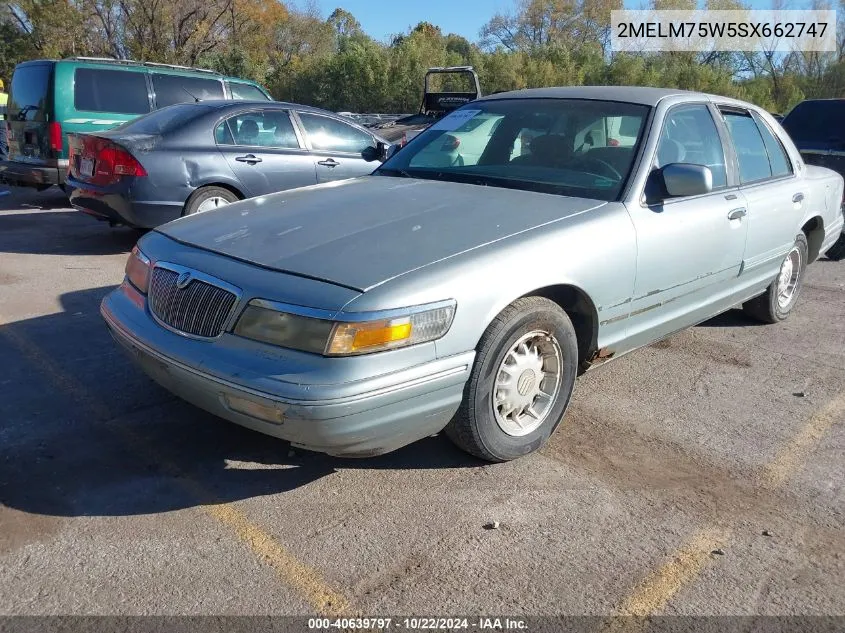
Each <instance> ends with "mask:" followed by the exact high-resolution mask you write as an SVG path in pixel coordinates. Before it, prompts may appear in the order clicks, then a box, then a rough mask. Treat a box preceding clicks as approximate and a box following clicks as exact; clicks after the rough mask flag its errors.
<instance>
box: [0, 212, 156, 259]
mask: <svg viewBox="0 0 845 633" xmlns="http://www.w3.org/2000/svg"><path fill="white" fill-rule="evenodd" d="M2 200H3V199H2V198H0V202H1V201H2ZM15 208H20V205H17V206H16V207H15ZM97 225H99V226H97ZM92 229H94V230H92ZM34 233H38V236H37V239H35V238H34V236H33V234H34ZM143 234H144V232H143V231H140V230H137V229H130V228H127V227H109V225H108V224H107V223H105V222H98V221H97V220H95V219H93V218H91V217H88V216H86V215H85V214H83V213H79V212H78V211H70V210H60V211H58V210H57V211H49V210H43V211H33V212H18V213H6V214H2V213H0V253H20V254H35V255H114V254H120V253H128V252H129V251H131V250H132V247H133V246H135V243H136V242H137V241H138V239H139V238H140V237H141V236H142V235H143Z"/></svg>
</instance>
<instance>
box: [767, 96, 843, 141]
mask: <svg viewBox="0 0 845 633" xmlns="http://www.w3.org/2000/svg"><path fill="white" fill-rule="evenodd" d="M843 115H845V99H830V100H823V101H804V102H803V103H799V104H798V105H797V106H795V108H793V110H792V112H790V113H789V114H788V115H786V117H785V118H784V119H783V121H781V125H782V126H783V128H784V129H785V130H786V131H787V132H788V133H789V136H791V137H792V140H793V141H795V142H796V143H802V142H803V143H807V142H809V143H843V142H845V132H842V131H839V127H838V126H837V125H836V124H835V123H834V122H835V121H842V117H843Z"/></svg>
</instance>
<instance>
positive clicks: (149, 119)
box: [114, 103, 214, 134]
mask: <svg viewBox="0 0 845 633" xmlns="http://www.w3.org/2000/svg"><path fill="white" fill-rule="evenodd" d="M213 108H214V106H211V105H203V104H201V103H183V104H179V105H172V106H167V107H166V108H161V109H160V110H153V111H152V112H150V113H149V114H146V115H144V116H142V117H139V118H137V119H133V120H132V121H128V122H126V123H124V124H123V125H119V126H118V127H116V128H114V129H115V130H116V131H119V132H126V133H129V134H164V133H165V132H169V131H171V130H174V129H176V128H178V127H182V126H183V125H186V124H188V123H190V122H191V121H193V120H194V119H196V118H197V117H199V116H202V115H203V114H205V113H207V112H208V111H209V110H211V109H213Z"/></svg>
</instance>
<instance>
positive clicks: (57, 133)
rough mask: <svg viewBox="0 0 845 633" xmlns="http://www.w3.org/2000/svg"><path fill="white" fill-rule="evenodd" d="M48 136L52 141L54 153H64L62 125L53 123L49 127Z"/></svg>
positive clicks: (51, 146)
mask: <svg viewBox="0 0 845 633" xmlns="http://www.w3.org/2000/svg"><path fill="white" fill-rule="evenodd" d="M47 135H48V137H49V139H50V149H51V150H53V151H54V152H61V151H62V125H61V123H58V122H57V121H53V122H52V123H50V125H49V126H48V127H47Z"/></svg>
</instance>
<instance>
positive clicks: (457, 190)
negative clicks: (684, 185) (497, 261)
mask: <svg viewBox="0 0 845 633" xmlns="http://www.w3.org/2000/svg"><path fill="white" fill-rule="evenodd" d="M603 204H605V203H604V202H601V201H598V200H592V199H585V198H568V197H563V196H557V195H550V194H543V193H534V192H526V191H518V190H513V189H502V188H498V187H483V186H478V185H467V184H460V183H452V182H439V181H431V180H419V179H411V178H398V177H387V176H365V177H363V178H356V179H354V180H345V181H339V182H334V183H327V184H324V185H318V186H314V187H303V188H301V189H292V190H289V191H283V192H280V193H276V194H272V195H267V196H259V197H257V198H251V199H249V200H244V201H242V202H238V203H235V204H232V205H229V206H226V207H221V208H220V209H217V210H214V211H207V212H205V213H202V214H199V215H194V216H191V217H187V218H182V219H179V220H176V221H174V222H170V223H169V224H165V225H164V226H161V227H159V228H158V229H157V230H158V231H159V232H161V233H163V234H165V235H167V236H168V237H170V238H172V239H175V240H177V241H179V242H182V243H185V244H189V245H192V246H196V247H199V248H202V249H205V250H209V251H214V252H217V253H220V254H223V255H227V256H229V257H233V258H236V259H239V260H241V261H246V262H250V263H252V264H257V265H259V266H262V267H266V268H271V269H273V270H278V271H280V272H286V273H292V274H296V275H301V276H304V277H311V278H314V279H320V280H323V281H330V282H332V283H335V284H338V285H341V286H345V287H348V288H351V289H354V290H360V291H366V290H368V289H370V288H373V287H374V286H377V285H379V284H381V283H384V282H385V281H388V280H390V279H392V278H394V277H397V276H399V275H402V274H405V273H408V272H410V271H412V270H416V269H419V268H422V267H424V266H426V265H428V264H432V263H434V262H437V261H440V260H443V259H446V258H448V257H453V256H455V255H458V254H460V253H464V252H466V251H469V250H472V249H474V248H478V247H481V246H483V245H485V244H489V243H491V242H495V241H497V240H501V239H504V238H507V237H509V236H512V235H514V234H517V233H521V232H523V231H527V230H530V229H532V228H535V227H538V226H541V225H543V224H547V223H549V222H555V221H558V220H561V219H563V218H566V217H569V216H572V215H575V214H578V213H582V212H584V211H587V210H589V209H592V208H595V207H598V206H601V205H603Z"/></svg>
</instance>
